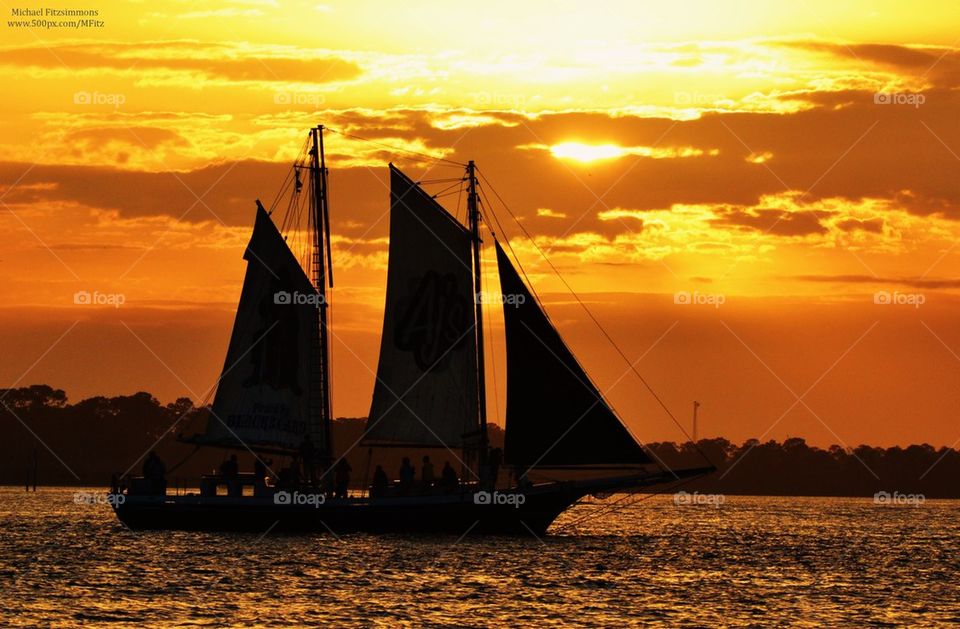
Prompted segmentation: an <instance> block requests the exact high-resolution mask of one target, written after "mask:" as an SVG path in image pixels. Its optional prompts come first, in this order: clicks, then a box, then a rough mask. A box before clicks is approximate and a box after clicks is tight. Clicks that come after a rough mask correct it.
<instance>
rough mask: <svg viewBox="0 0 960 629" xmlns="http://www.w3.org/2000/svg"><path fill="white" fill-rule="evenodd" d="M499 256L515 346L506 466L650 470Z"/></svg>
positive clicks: (509, 339) (509, 338) (510, 349)
mask: <svg viewBox="0 0 960 629" xmlns="http://www.w3.org/2000/svg"><path fill="white" fill-rule="evenodd" d="M496 249H497V266H498V267H499V271H500V286H501V291H502V293H503V296H504V299H503V304H504V306H503V312H504V326H505V328H506V345H507V418H506V435H505V437H504V458H505V459H506V461H507V462H508V463H512V464H515V465H521V466H528V467H530V466H541V467H546V466H566V465H621V464H622V465H643V464H647V463H650V459H649V457H648V456H647V454H646V452H644V450H643V448H642V447H641V446H640V445H639V444H638V443H637V442H636V440H635V439H634V438H633V437H632V436H631V435H630V433H629V431H628V430H627V429H626V428H625V427H624V425H623V424H622V423H621V422H620V420H619V419H618V418H617V416H616V415H615V414H614V413H613V411H612V410H611V409H610V407H609V406H608V405H607V403H606V402H605V401H604V400H603V397H602V396H601V394H600V392H599V391H598V390H597V388H596V386H594V384H593V383H592V382H591V381H590V378H589V377H588V376H587V374H586V373H585V372H584V371H583V368H582V367H581V366H580V364H579V363H578V362H577V360H576V358H574V356H573V354H572V353H571V352H570V349H569V348H568V347H567V345H566V343H564V342H563V339H562V338H561V337H560V334H559V333H558V332H557V330H556V328H554V327H553V324H552V323H551V322H550V320H549V319H548V318H547V316H546V315H545V314H544V312H543V311H542V310H541V309H540V306H539V305H538V304H537V301H536V299H534V298H533V295H531V294H530V291H528V290H527V287H526V285H525V284H524V283H523V280H521V279H520V276H519V274H518V273H517V271H516V269H514V267H513V264H512V263H511V262H510V260H509V258H508V257H507V255H506V253H505V252H504V251H503V248H502V247H501V246H500V243H496Z"/></svg>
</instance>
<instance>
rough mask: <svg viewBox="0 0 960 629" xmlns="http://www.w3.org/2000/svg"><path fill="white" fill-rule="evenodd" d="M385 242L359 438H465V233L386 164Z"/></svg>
mask: <svg viewBox="0 0 960 629" xmlns="http://www.w3.org/2000/svg"><path fill="white" fill-rule="evenodd" d="M389 249H390V251H389V255H390V257H389V268H388V271H387V293H386V305H385V309H384V316H383V335H382V337H381V340H380V361H379V364H378V367H377V381H376V384H375V385H374V391H373V402H372V405H371V409H370V415H369V420H368V422H367V430H366V433H365V437H364V438H365V441H367V442H383V443H393V444H401V443H403V444H411V445H414V444H416V445H445V446H449V447H457V446H462V445H463V444H465V443H467V442H468V441H469V440H470V439H471V438H473V439H476V437H477V431H478V428H479V424H478V422H479V419H478V408H479V402H478V398H477V347H476V338H475V330H474V314H473V312H474V309H473V307H474V301H473V299H474V298H473V284H472V277H473V276H472V268H471V258H470V252H471V238H470V234H469V233H468V232H467V230H466V229H465V228H464V227H463V226H462V225H461V224H460V223H458V222H457V221H456V220H455V219H454V218H453V217H452V216H450V214H449V213H447V211H446V210H444V209H443V208H442V207H441V206H440V205H439V204H438V203H437V202H436V201H434V200H433V199H432V198H431V197H430V196H429V195H427V194H426V193H425V192H424V191H423V190H422V189H421V188H420V187H419V186H417V185H416V184H415V183H414V182H413V181H411V180H410V179H409V178H408V177H406V176H405V175H404V174H403V173H401V172H400V171H399V170H397V169H396V168H394V167H393V166H392V165H391V167H390V247H389Z"/></svg>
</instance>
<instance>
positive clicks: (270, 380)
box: [111, 126, 713, 535]
mask: <svg viewBox="0 0 960 629" xmlns="http://www.w3.org/2000/svg"><path fill="white" fill-rule="evenodd" d="M323 131H324V128H323V127H322V126H321V127H317V128H315V129H311V132H310V138H309V141H308V143H307V146H306V148H305V152H304V154H303V155H302V156H301V158H299V159H298V160H297V162H296V163H295V164H294V166H293V169H292V171H291V176H290V177H288V184H289V185H288V186H287V188H288V189H289V191H290V204H289V206H288V209H287V212H286V217H285V218H284V220H283V221H282V222H281V224H280V225H279V226H278V225H277V224H276V223H275V222H274V220H273V219H272V218H271V213H268V211H267V210H266V209H265V208H264V207H263V205H262V204H261V203H260V202H259V201H257V214H256V220H255V223H254V228H253V234H252V236H251V239H250V243H249V244H248V246H247V250H246V253H245V255H244V258H245V259H246V261H247V271H246V275H245V277H244V283H243V290H242V293H241V296H240V302H239V305H238V308H237V314H236V319H235V321H234V327H233V333H232V335H231V339H230V345H229V348H228V351H227V356H226V361H225V363H224V368H223V371H222V374H221V376H220V380H219V381H218V386H217V392H216V395H215V397H214V400H213V404H212V406H211V407H210V410H209V417H208V419H207V425H206V429H205V430H204V431H203V432H201V433H199V434H196V435H193V436H191V437H182V438H181V440H183V441H187V442H190V443H193V444H195V445H196V446H197V447H198V448H199V447H214V448H225V449H232V450H241V451H248V452H250V453H251V454H253V456H254V457H255V458H256V460H257V461H258V467H259V468H260V471H259V472H258V473H257V474H253V475H251V474H239V473H237V471H236V470H229V469H226V470H225V471H224V472H223V473H222V474H219V475H210V476H208V477H205V478H204V479H202V480H201V486H200V490H199V492H198V493H192V494H191V493H179V492H178V493H177V495H170V494H168V492H167V490H166V482H165V480H164V478H163V470H162V469H158V468H157V467H156V462H155V461H154V462H152V463H151V464H150V465H148V469H146V470H145V471H146V472H147V474H146V478H133V479H128V480H127V481H124V482H122V483H121V482H118V483H115V485H116V486H115V487H114V488H113V489H112V490H111V491H112V495H113V500H112V501H111V504H112V505H113V506H114V509H115V511H116V514H117V516H118V517H119V519H120V520H121V521H122V522H123V523H124V524H126V525H127V526H129V527H130V528H133V529H184V530H244V531H255V532H264V531H267V530H286V531H333V532H341V531H374V532H389V531H404V532H451V533H456V534H464V533H465V532H466V531H468V530H471V531H477V532H486V533H523V534H526V533H530V532H533V533H535V534H537V535H540V534H543V533H544V532H545V531H546V530H547V528H548V527H549V526H550V524H551V523H552V522H553V521H554V520H555V519H556V517H557V516H558V515H559V514H560V513H562V512H563V511H564V510H565V509H567V508H569V507H570V506H571V505H573V504H574V503H575V502H577V501H578V500H580V499H581V498H583V497H584V496H587V495H590V494H609V493H612V492H620V491H626V492H633V491H638V490H640V489H642V488H645V487H650V486H653V485H662V484H665V483H676V482H680V481H683V480H685V479H690V478H693V477H696V476H700V475H703V474H706V473H709V472H710V471H712V470H713V468H712V467H710V466H706V467H700V468H694V469H685V470H671V469H668V468H666V466H664V465H662V464H660V463H658V462H657V461H655V460H654V458H653V457H652V456H651V454H650V453H649V452H648V451H647V450H646V449H645V448H644V447H643V446H642V445H641V444H640V443H639V442H638V441H637V440H636V439H635V438H634V437H633V436H632V435H631V433H630V432H629V431H628V430H627V428H626V427H625V425H624V424H623V423H622V422H621V421H620V419H619V418H618V417H617V415H616V414H615V413H614V411H613V410H612V409H611V407H610V405H609V404H608V403H607V402H606V401H605V399H604V398H603V396H602V394H601V393H600V391H599V390H598V389H597V387H596V386H595V385H594V384H593V382H592V381H591V380H590V378H589V376H588V375H587V373H586V371H585V370H584V369H583V367H582V366H581V365H580V363H579V362H578V361H577V360H576V358H575V357H574V355H573V353H572V352H571V351H570V349H569V348H568V347H567V345H566V343H565V342H564V341H563V339H562V338H561V336H560V334H559V333H558V331H557V329H556V328H555V327H554V325H553V323H552V322H551V321H550V319H549V317H548V316H547V315H546V313H545V311H544V309H543V307H542V305H541V304H540V302H539V300H538V299H537V297H536V295H535V293H534V292H533V291H532V290H531V289H530V288H529V287H528V285H527V283H525V282H524V280H523V279H521V274H520V272H518V271H517V267H516V266H515V265H514V263H513V262H512V261H511V259H510V256H509V255H508V253H507V251H508V249H505V248H504V247H503V246H502V245H501V242H500V240H499V239H498V238H497V237H496V236H493V246H494V249H495V252H496V258H497V267H498V271H499V277H500V289H501V291H500V295H501V296H500V297H499V301H500V302H502V303H503V317H504V328H505V335H504V336H505V339H504V342H505V346H506V362H507V382H506V390H507V400H506V428H505V438H504V447H503V451H502V452H501V451H500V449H499V448H491V446H490V443H489V441H488V437H487V418H486V412H487V411H486V406H487V403H486V400H487V395H486V375H485V363H486V358H485V356H484V321H483V304H484V301H485V299H484V292H483V285H482V282H481V278H482V275H481V259H482V256H481V245H482V241H481V238H480V226H481V222H482V221H485V220H486V219H485V215H484V211H481V205H482V204H481V201H480V196H479V194H478V180H477V169H476V167H475V165H474V163H473V162H472V161H471V162H469V163H467V164H462V165H461V166H462V167H464V168H465V174H464V175H463V176H461V177H460V178H458V179H457V181H459V182H460V183H456V182H455V183H456V185H459V186H465V188H466V196H467V220H466V223H467V224H466V225H464V224H463V223H461V222H460V221H459V220H458V219H457V218H456V217H455V216H454V215H453V214H451V213H450V212H448V211H447V210H446V209H444V207H443V206H441V205H440V203H438V201H437V200H436V198H435V197H434V196H432V195H430V194H428V193H427V192H426V191H425V190H424V189H423V188H422V187H421V185H419V184H418V183H417V182H414V181H413V180H411V179H410V178H409V177H407V176H406V175H404V174H403V173H402V172H401V171H400V170H399V169H397V168H396V167H394V166H393V165H392V164H391V165H390V244H389V265H388V272H387V288H386V304H385V310H384V320H383V332H382V337H381V346H380V356H379V364H378V369H377V377H376V383H375V386H374V391H373V400H372V404H371V410H370V414H369V419H368V422H367V427H366V430H365V434H364V437H363V439H362V441H361V442H360V443H359V444H353V445H349V444H345V445H346V446H347V447H344V446H341V451H343V452H344V453H343V454H341V455H340V456H336V455H335V454H334V453H335V450H334V446H333V443H332V442H331V430H330V423H331V421H332V418H333V415H332V405H331V397H330V373H331V361H330V351H329V342H330V335H331V333H332V331H331V328H330V324H329V312H328V310H329V303H328V300H327V296H328V290H327V289H328V288H330V287H332V286H333V275H332V259H331V253H330V220H329V206H328V184H327V174H328V171H327V167H326V163H325V156H324V149H323ZM303 175H306V176H308V181H307V183H306V185H304V182H303V181H302V179H301V177H302V176H303ZM304 208H306V210H307V212H306V214H307V215H308V216H309V220H308V229H307V230H306V231H307V233H308V234H309V236H310V238H309V245H310V247H309V249H310V255H309V257H308V260H307V262H306V264H303V265H302V264H301V263H300V262H299V261H298V259H297V256H296V255H295V254H294V253H293V251H292V250H291V247H290V246H289V245H288V242H287V239H286V238H284V236H283V234H282V231H283V229H284V228H285V227H286V226H288V225H291V224H292V223H291V220H292V219H291V217H296V216H298V215H302V214H303V209H304ZM491 234H492V230H491ZM508 248H509V245H508ZM518 263H519V261H518ZM357 445H359V446H362V447H364V448H368V449H369V450H370V452H371V453H372V452H373V451H374V450H375V449H378V448H406V449H409V450H411V451H412V450H416V451H418V452H419V451H422V450H423V449H425V448H435V449H437V450H438V451H439V452H440V453H441V454H442V455H445V456H447V457H448V458H452V459H453V460H455V461H457V463H458V464H459V467H460V472H459V474H457V473H456V472H455V470H453V469H450V470H444V472H445V473H444V475H443V477H442V478H438V479H437V480H436V481H435V482H429V481H427V482H422V481H421V482H414V481H411V479H410V478H407V479H401V480H400V482H399V483H398V482H391V481H387V480H384V479H381V480H380V481H377V480H376V479H375V480H374V483H373V484H372V485H370V486H369V487H368V488H366V489H364V490H363V491H361V492H357V491H354V492H348V491H347V490H346V487H345V484H346V483H345V481H343V480H342V478H343V477H344V476H346V475H347V474H348V473H349V470H347V471H346V472H344V471H343V469H344V463H343V457H344V456H345V451H347V450H349V449H351V448H353V447H354V446H357ZM277 455H280V456H282V457H290V461H291V463H290V464H289V465H288V466H287V467H285V468H284V469H282V470H281V471H280V472H279V473H276V474H274V473H273V470H271V469H270V465H271V464H272V461H270V462H268V461H266V460H265V459H266V457H267V456H277ZM150 466H152V467H150ZM267 476H269V477H270V478H272V479H274V480H273V482H272V483H268V482H266V481H265V477H267ZM338 484H343V485H344V486H341V487H338ZM121 485H122V486H121Z"/></svg>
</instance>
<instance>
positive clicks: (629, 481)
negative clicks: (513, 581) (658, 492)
mask: <svg viewBox="0 0 960 629" xmlns="http://www.w3.org/2000/svg"><path fill="white" fill-rule="evenodd" d="M711 471H713V468H712V467H711V468H698V469H689V470H679V471H678V470H675V471H672V472H670V473H669V474H666V473H661V474H653V475H642V476H626V477H618V478H604V479H597V480H592V481H582V482H574V481H570V482H557V483H549V484H544V485H535V486H531V487H527V488H524V489H522V490H521V489H511V490H506V491H493V492H486V491H468V490H466V488H464V489H463V490H461V491H458V492H455V493H450V494H439V495H413V496H392V497H384V498H346V499H344V498H340V499H326V498H325V497H323V496H322V495H321V494H315V493H310V491H309V490H302V491H294V492H276V493H274V494H273V495H268V496H237V497H230V496H200V495H182V496H138V495H128V494H114V495H113V496H112V500H111V504H112V505H113V509H114V511H115V512H116V514H117V517H118V518H119V519H120V521H121V522H122V523H123V524H124V525H126V526H127V527H129V528H131V529H134V530H168V529H170V530H187V531H242V532H251V533H265V532H267V531H271V532H273V531H277V532H290V533H310V532H320V533H333V534H334V535H339V534H340V533H349V532H358V531H361V532H371V533H452V534H456V535H462V534H464V533H465V532H467V531H470V532H471V533H472V532H477V533H487V534H503V535H529V534H530V533H533V534H535V535H543V534H545V533H546V531H547V528H548V527H549V526H550V524H551V523H552V522H553V521H554V520H555V519H556V518H557V516H559V515H560V514H561V513H563V511H564V510H566V509H567V508H569V507H570V506H571V505H572V504H574V503H575V502H576V501H578V500H579V499H581V498H582V497H584V496H586V495H588V494H593V493H609V492H612V491H638V490H640V489H642V488H644V487H649V486H652V485H662V484H664V483H670V482H674V481H679V480H681V479H689V478H692V477H695V476H701V475H703V474H706V473H709V472H711Z"/></svg>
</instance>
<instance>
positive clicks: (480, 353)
mask: <svg viewBox="0 0 960 629" xmlns="http://www.w3.org/2000/svg"><path fill="white" fill-rule="evenodd" d="M467 218H468V224H469V225H468V226H469V229H470V235H471V239H472V248H473V295H474V304H475V307H476V328H475V330H476V338H477V399H478V404H479V423H480V448H479V458H480V461H479V462H480V466H481V469H482V468H483V466H484V465H486V462H487V450H488V448H489V441H488V437H487V379H486V370H485V361H484V344H483V302H484V300H483V272H482V269H481V267H480V258H481V246H482V245H483V240H482V239H481V238H480V204H479V199H478V195H477V172H476V165H475V164H474V162H473V160H470V161H469V162H467Z"/></svg>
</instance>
